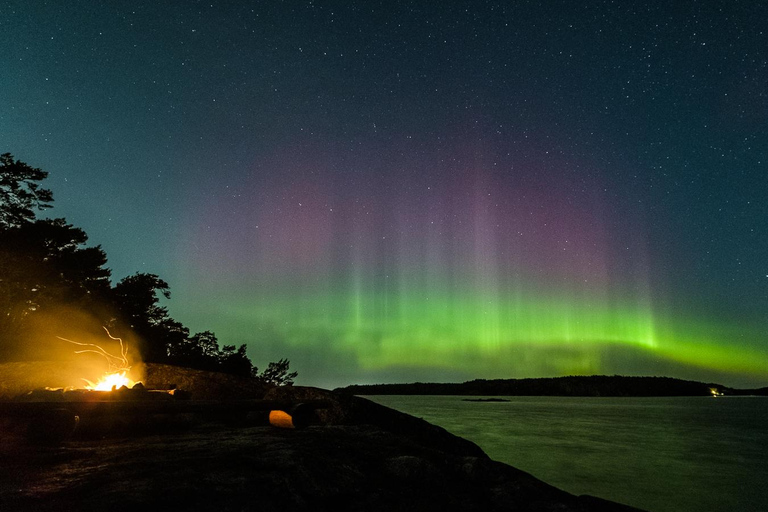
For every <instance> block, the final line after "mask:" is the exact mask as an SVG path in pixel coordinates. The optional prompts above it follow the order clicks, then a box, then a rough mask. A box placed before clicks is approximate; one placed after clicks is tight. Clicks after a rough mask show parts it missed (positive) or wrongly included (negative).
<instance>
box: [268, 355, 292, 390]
mask: <svg viewBox="0 0 768 512" xmlns="http://www.w3.org/2000/svg"><path fill="white" fill-rule="evenodd" d="M290 364H291V363H290V362H289V361H288V360H287V359H281V360H279V361H278V362H276V363H269V365H268V366H267V369H266V370H264V372H262V373H261V375H258V378H260V379H262V380H263V381H264V382H267V383H268V384H274V385H276V386H291V385H293V379H295V378H296V376H297V375H298V372H290V373H289V372H288V369H289V368H288V367H289V366H290Z"/></svg>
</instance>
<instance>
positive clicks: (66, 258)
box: [0, 219, 110, 358]
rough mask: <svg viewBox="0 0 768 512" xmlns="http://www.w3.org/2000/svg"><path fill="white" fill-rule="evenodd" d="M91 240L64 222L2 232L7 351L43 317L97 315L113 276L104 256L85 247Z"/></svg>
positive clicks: (0, 313) (0, 332) (1, 311)
mask: <svg viewBox="0 0 768 512" xmlns="http://www.w3.org/2000/svg"><path fill="white" fill-rule="evenodd" d="M87 240H88V237H87V235H86V234H85V232H84V231H83V230H81V229H79V228H75V227H73V226H72V225H70V224H67V223H66V221H65V220H64V219H53V220H50V219H45V220H37V221H34V222H26V221H25V222H23V223H21V224H19V225H18V226H11V227H5V228H2V229H0V338H2V339H3V340H4V342H5V345H6V348H9V347H8V345H14V344H18V343H22V341H23V339H24V337H25V332H26V331H27V330H29V329H30V328H31V327H32V326H33V325H34V322H35V319H36V318H37V317H39V315H40V314H49V313H51V312H52V311H53V310H54V309H56V308H61V307H62V306H66V307H72V308H81V309H93V310H94V311H96V310H97V309H98V308H97V307H96V305H97V304H100V303H102V302H103V301H104V298H105V297H106V296H107V294H108V291H109V276H110V271H109V269H108V268H106V267H105V265H106V262H107V258H106V255H105V254H104V251H103V250H102V249H101V247H98V246H97V247H84V245H85V243H86V241H87ZM63 320H65V319H63ZM1 352H2V348H1V347H0V358H2V357H3V356H2V354H1Z"/></svg>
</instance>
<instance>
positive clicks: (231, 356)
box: [219, 345, 254, 377]
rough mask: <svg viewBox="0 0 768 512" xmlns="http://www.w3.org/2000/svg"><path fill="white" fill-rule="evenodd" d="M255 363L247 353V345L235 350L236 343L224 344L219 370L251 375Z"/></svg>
mask: <svg viewBox="0 0 768 512" xmlns="http://www.w3.org/2000/svg"><path fill="white" fill-rule="evenodd" d="M253 369H254V368H253V364H252V363H251V360H250V359H249V358H248V356H247V355H246V354H245V345H240V348H238V349H237V350H235V346H234V345H224V348H222V349H221V354H220V356H219V370H220V371H222V372H225V373H231V374H232V375H240V376H241V377H250V376H251V375H252V374H253Z"/></svg>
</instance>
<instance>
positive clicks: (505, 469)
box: [0, 424, 630, 512]
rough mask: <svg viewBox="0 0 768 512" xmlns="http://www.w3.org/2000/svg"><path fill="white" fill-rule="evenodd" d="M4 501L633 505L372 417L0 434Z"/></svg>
mask: <svg viewBox="0 0 768 512" xmlns="http://www.w3.org/2000/svg"><path fill="white" fill-rule="evenodd" d="M0 454H1V455H0V466H2V468H3V471H2V472H0V510H20V511H27V510H28V511H33V510H34V511H45V510H51V511H53V510H56V511H65V510H100V511H103V510H110V511H120V510H126V511H128V510H130V511H136V510H180V509H185V510H219V511H229V510H232V511H234V510H243V511H246V510H282V511H290V510H296V511H299V510H349V511H352V510H361V511H362V510H369V511H385V510H386V511H388V512H389V511H392V510H405V511H408V510H410V511H416V510H418V511H429V510H456V511H459V510H466V511H473V510H478V511H479V510H483V511H489V510H537V511H555V510H558V511H589V510H594V511H621V510H630V509H628V508H624V507H621V506H619V505H615V504H612V503H609V502H605V501H602V500H597V499H595V498H578V497H576V496H573V495H570V494H567V493H565V492H563V491H560V490H558V489H556V488H554V487H551V486H549V485H547V484H545V483H543V482H541V481H539V480H536V479H535V478H533V477H532V476H530V475H528V474H526V473H524V472H522V471H519V470H516V469H514V468H512V467H510V466H507V465H504V464H501V463H498V462H494V461H491V460H490V459H488V458H487V457H472V456H464V455H456V454H453V453H449V452H445V451H440V450H436V449H432V448H426V447H423V446H421V445H418V444H416V443H414V442H412V441H410V440H409V439H407V438H404V437H402V436H399V435H397V434H394V433H391V432H388V431H386V430H383V429H381V428H379V427H376V426H373V425H357V426H318V427H310V428H307V429H303V430H281V429H275V428H271V427H244V428H233V427H223V426H220V425H211V424H209V425H201V426H198V427H195V428H193V429H192V430H189V431H186V432H180V433H177V434H173V435H162V436H160V435H155V436H144V437H132V438H123V439H106V440H91V441H75V442H70V443H69V444H67V445H65V446H63V447H59V448H40V447H33V446H28V445H15V446H10V445H8V444H7V443H4V445H3V446H2V451H0Z"/></svg>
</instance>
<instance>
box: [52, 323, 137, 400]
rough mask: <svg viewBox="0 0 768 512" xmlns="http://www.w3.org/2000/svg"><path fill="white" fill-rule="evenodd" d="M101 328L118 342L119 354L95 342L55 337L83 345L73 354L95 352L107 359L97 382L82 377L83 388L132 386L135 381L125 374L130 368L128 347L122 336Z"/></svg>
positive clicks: (97, 389)
mask: <svg viewBox="0 0 768 512" xmlns="http://www.w3.org/2000/svg"><path fill="white" fill-rule="evenodd" d="M103 329H104V331H105V332H106V333H107V336H109V338H110V339H111V340H113V341H117V342H119V343H120V355H119V356H116V355H114V354H110V353H109V352H108V351H107V350H105V349H103V348H102V347H101V346H99V345H96V344H95V343H81V342H79V341H73V340H68V339H66V338H62V337H61V336H57V338H59V339H60V340H62V341H66V342H67V343H72V344H73V345H78V346H80V347H84V348H82V349H80V350H75V354H86V353H91V354H97V355H99V356H102V357H103V358H104V359H105V360H106V361H107V365H108V370H107V372H106V373H105V374H104V375H103V376H102V377H101V379H100V380H99V381H98V382H96V383H93V382H91V381H90V380H88V379H85V378H84V379H83V381H84V382H85V383H86V386H85V389H88V390H91V391H113V390H116V389H120V388H122V387H126V388H132V387H134V386H135V385H136V383H135V382H134V381H132V380H131V379H129V378H128V376H127V374H128V372H130V370H131V366H130V362H129V361H128V348H127V347H126V346H125V343H123V340H122V338H118V337H115V336H112V334H110V332H109V329H107V328H106V327H104V328H103Z"/></svg>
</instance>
